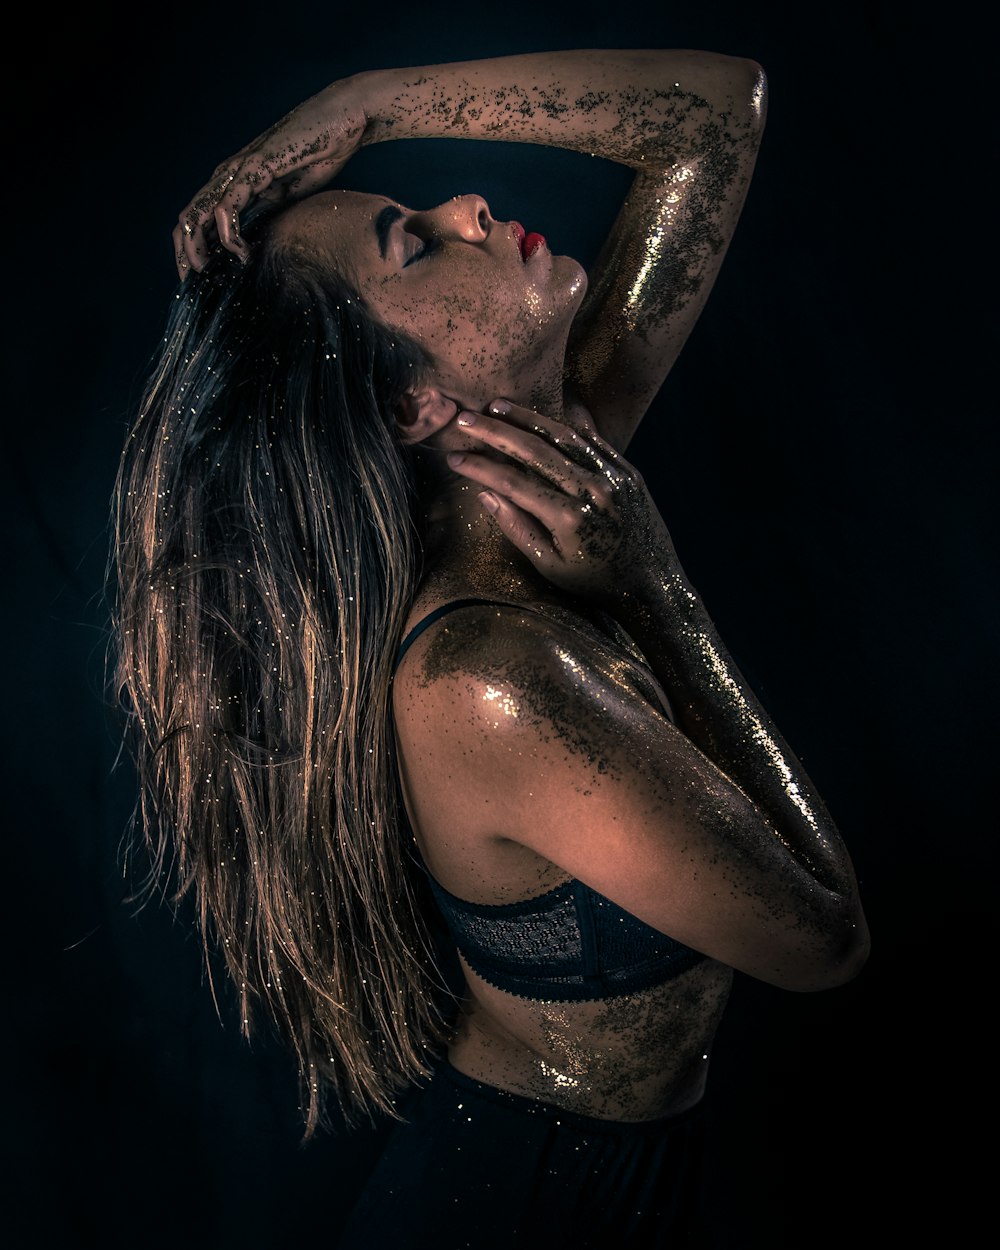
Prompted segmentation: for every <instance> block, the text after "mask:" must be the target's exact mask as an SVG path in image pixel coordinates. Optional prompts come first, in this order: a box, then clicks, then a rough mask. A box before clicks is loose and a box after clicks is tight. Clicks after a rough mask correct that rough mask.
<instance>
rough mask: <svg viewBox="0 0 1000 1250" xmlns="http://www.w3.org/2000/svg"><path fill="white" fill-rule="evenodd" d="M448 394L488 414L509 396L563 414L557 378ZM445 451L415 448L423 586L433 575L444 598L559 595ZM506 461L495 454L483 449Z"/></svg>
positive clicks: (551, 413) (558, 415)
mask: <svg viewBox="0 0 1000 1250" xmlns="http://www.w3.org/2000/svg"><path fill="white" fill-rule="evenodd" d="M451 393H452V395H453V396H454V397H455V398H456V399H457V400H458V402H459V403H460V404H461V406H462V407H464V408H466V409H468V410H470V411H475V412H485V410H486V408H487V406H488V405H489V403H490V402H491V401H492V400H494V399H500V398H504V399H509V400H510V401H511V402H512V403H515V404H518V405H519V406H521V407H525V408H532V409H534V410H535V411H536V412H544V413H545V414H546V415H547V416H551V417H555V418H557V419H559V418H561V417H562V416H563V386H562V375H561V372H560V375H559V377H558V379H557V380H555V379H548V380H546V379H542V378H535V379H532V381H531V383H530V384H529V385H525V384H524V383H523V382H522V383H521V384H519V385H511V383H510V382H509V381H507V383H506V385H505V384H504V382H503V381H497V383H496V385H495V386H493V387H492V389H490V391H489V394H482V395H480V394H476V395H474V396H470V395H461V394H459V395H456V394H455V391H454V390H453V389H452V390H451ZM445 454H446V452H445V450H444V449H439V448H437V447H433V446H428V445H424V446H422V447H420V448H419V449H418V451H417V455H418V474H419V480H420V504H421V507H420V511H421V514H422V516H421V519H422V522H423V525H422V528H423V538H424V584H425V585H426V584H427V582H428V581H430V580H433V582H434V585H435V587H436V589H440V591H441V593H442V594H445V595H447V596H448V597H461V596H462V595H481V596H483V597H492V596H498V597H500V598H510V599H511V600H513V601H518V600H520V599H525V598H530V599H537V598H539V597H543V598H544V597H546V596H549V597H555V596H557V595H558V592H557V591H556V590H555V588H554V587H553V586H552V585H551V583H550V582H548V581H547V580H546V579H545V578H543V577H541V576H540V575H539V574H538V572H537V571H536V570H535V568H534V567H533V566H532V564H531V562H530V561H529V560H528V559H527V558H526V557H525V556H523V555H521V553H520V552H519V551H517V550H516V549H515V548H514V546H513V545H512V544H511V543H510V541H509V540H508V539H507V538H506V536H505V535H504V534H503V533H502V532H501V531H500V529H499V527H498V526H497V523H496V521H495V520H494V519H493V517H492V516H490V514H489V513H488V512H486V510H485V509H484V508H483V506H482V504H481V503H480V502H479V494H480V492H481V491H482V489H483V487H482V486H480V485H479V483H477V482H472V481H470V480H469V479H468V478H467V477H462V476H461V475H459V474H457V473H455V472H454V470H452V469H450V468H449V467H448V464H447V461H446V460H445ZM481 454H487V455H490V456H491V458H493V459H496V460H497V461H500V462H503V461H505V459H506V457H504V456H502V455H500V454H499V453H492V452H484V453H481Z"/></svg>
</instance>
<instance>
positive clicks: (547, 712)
mask: <svg viewBox="0 0 1000 1250" xmlns="http://www.w3.org/2000/svg"><path fill="white" fill-rule="evenodd" d="M612 690H613V691H614V694H615V695H616V697H618V698H620V699H623V700H625V701H626V702H629V703H631V702H632V701H635V700H639V701H642V702H645V703H646V704H647V706H649V707H650V708H651V709H655V710H656V711H657V712H658V713H659V714H661V715H662V714H663V710H664V702H665V696H663V695H662V692H661V691H660V689H659V686H658V684H657V683H656V681H655V678H653V676H652V674H651V673H650V672H649V671H648V670H647V669H645V668H644V666H643V664H642V661H641V657H640V656H639V654H638V652H636V651H635V650H634V649H632V648H631V647H630V644H629V640H628V637H627V635H625V634H624V633H620V634H618V635H616V634H615V633H614V632H612V629H611V628H608V626H605V627H603V628H602V627H601V626H598V625H596V624H595V623H594V621H593V620H590V619H588V618H586V617H584V616H581V615H579V614H577V613H574V612H572V611H571V610H569V609H565V608H560V607H558V606H555V605H545V606H544V607H527V606H522V605H518V604H515V603H509V604H507V603H495V604H494V603H489V604H475V605H470V606H466V607H462V608H459V609H456V610H454V611H451V612H449V613H448V614H447V615H445V616H444V617H442V618H441V619H440V620H438V621H436V622H435V623H434V624H433V625H432V626H431V627H430V628H428V629H427V630H426V631H425V632H424V633H423V634H422V635H421V636H420V637H419V638H417V639H416V640H415V641H414V643H413V644H412V645H411V647H410V648H409V650H408V652H407V654H406V656H405V657H404V660H403V662H402V663H401V665H400V668H399V670H398V672H397V677H396V683H395V703H394V710H395V715H396V721H397V727H398V729H399V730H400V732H401V733H402V734H403V735H404V737H405V738H406V739H408V740H409V739H410V738H411V737H416V738H419V737H420V736H421V735H422V734H423V733H425V732H427V729H428V728H430V726H432V725H433V727H434V730H435V731H437V732H440V731H441V730H442V728H443V727H444V724H445V723H449V722H450V723H454V724H456V725H462V726H464V727H465V728H467V729H469V730H477V731H483V730H485V731H488V732H489V734H490V740H491V741H495V740H496V732H497V731H498V730H503V729H506V730H508V731H509V733H510V734H511V735H513V736H516V737H519V738H523V737H524V736H525V735H527V734H530V733H531V732H537V731H539V730H541V729H543V728H544V730H545V733H546V734H549V733H551V731H552V730H557V731H560V732H563V733H571V731H572V728H573V726H574V725H575V724H576V722H577V720H578V718H579V716H580V713H581V711H583V710H586V711H587V712H588V713H589V712H592V711H593V704H594V702H595V700H596V701H597V702H598V703H601V704H602V705H603V704H604V703H606V702H607V696H608V694H609V692H610V691H612ZM421 726H424V727H425V728H423V729H422V728H421Z"/></svg>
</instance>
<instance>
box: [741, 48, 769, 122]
mask: <svg viewBox="0 0 1000 1250" xmlns="http://www.w3.org/2000/svg"><path fill="white" fill-rule="evenodd" d="M743 67H744V73H745V75H746V83H745V87H744V94H743V96H742V98H743V99H744V100H745V101H746V102H747V107H748V113H749V117H748V121H749V127H750V131H751V133H753V134H755V135H758V136H759V135H760V134H761V133H762V132H763V130H764V126H765V124H766V122H767V75H766V74H765V73H764V70H763V67H762V66H760V65H758V64H757V62H756V61H744V62H743Z"/></svg>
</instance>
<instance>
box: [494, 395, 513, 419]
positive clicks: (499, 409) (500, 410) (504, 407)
mask: <svg viewBox="0 0 1000 1250" xmlns="http://www.w3.org/2000/svg"><path fill="white" fill-rule="evenodd" d="M490 412H495V413H496V415H497V416H498V417H506V416H507V415H508V414H509V412H510V404H508V403H507V401H506V400H505V399H495V400H494V401H493V403H492V404H490Z"/></svg>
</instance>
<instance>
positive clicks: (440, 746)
mask: <svg viewBox="0 0 1000 1250" xmlns="http://www.w3.org/2000/svg"><path fill="white" fill-rule="evenodd" d="M463 589H464V593H465V594H477V595H483V591H482V589H481V588H478V589H470V588H463ZM459 597H463V596H462V595H461V594H458V593H456V587H455V584H454V582H452V583H450V584H449V585H447V586H435V584H434V583H433V581H431V582H428V583H427V584H426V585H425V587H424V588H423V590H422V592H421V593H420V595H419V596H418V597H417V599H416V600H415V602H414V604H413V608H412V611H411V614H410V618H409V621H408V623H407V630H409V629H411V628H412V627H413V626H414V625H416V624H417V623H418V622H419V621H421V620H422V619H423V618H424V617H425V616H426V615H427V614H428V613H429V612H431V611H432V610H433V609H434V608H436V607H438V606H439V605H441V604H443V603H446V602H448V601H449V600H454V599H455V598H459ZM483 597H490V598H496V599H498V600H504V601H508V602H515V601H516V596H515V595H507V594H504V593H503V592H502V591H501V592H494V593H492V594H489V595H488V596H487V595H483ZM526 606H527V605H526ZM531 607H532V608H533V609H538V608H540V609H541V610H542V611H543V612H544V613H545V614H546V615H551V617H552V619H553V622H554V623H555V624H556V625H557V627H558V628H560V629H566V628H569V629H573V630H578V631H582V632H583V633H584V634H585V635H586V636H588V637H591V638H594V639H595V640H599V642H600V644H601V648H602V651H603V652H605V653H607V654H609V655H610V656H611V657H613V662H614V663H615V664H616V666H617V671H618V672H619V673H620V680H624V681H628V682H631V683H632V684H633V685H634V688H635V691H636V692H637V694H639V695H640V696H641V697H642V698H644V699H647V700H648V701H650V702H652V703H653V704H654V706H657V707H658V708H660V709H661V710H662V711H663V713H664V715H668V716H669V715H670V708H669V702H668V701H667V697H666V695H665V694H664V692H663V691H662V689H661V688H660V687H659V685H658V683H657V682H656V680H655V678H653V676H652V674H651V673H649V671H648V670H647V669H646V668H645V667H644V666H643V665H642V664H641V662H640V661H641V657H639V656H638V653H637V652H636V651H635V650H634V648H633V647H631V646H630V642H629V640H628V638H627V636H626V635H624V634H621V632H620V631H618V636H615V634H614V630H615V627H614V625H613V623H611V622H609V621H607V620H598V619H597V618H595V619H588V618H587V617H584V616H582V615H580V613H579V612H578V611H576V610H574V609H573V608H572V607H570V606H568V605H566V604H565V603H560V602H559V600H558V598H557V597H552V598H551V599H548V598H547V597H546V599H545V600H544V601H542V602H541V603H540V602H539V601H538V600H537V599H534V600H532V603H531ZM483 610H484V609H481V608H467V609H462V612H463V615H465V619H466V621H468V620H469V614H472V613H475V612H482V611H483ZM487 610H488V609H487ZM505 615H507V616H509V617H510V619H511V621H512V622H514V621H516V619H517V614H516V612H510V613H505ZM454 625H455V622H454V621H453V622H452V627H454ZM448 629H449V617H444V618H443V619H442V620H441V621H439V622H435V623H434V624H433V625H431V626H430V627H429V628H428V629H427V630H426V631H425V632H424V634H422V635H421V636H420V637H419V638H418V639H417V640H416V641H415V642H414V643H413V646H412V647H411V649H410V653H408V655H407V660H406V662H405V663H404V664H403V665H402V666H401V668H400V670H399V673H398V676H397V681H396V690H395V710H396V723H397V730H398V734H399V748H400V762H401V773H402V777H403V792H404V801H405V803H406V808H407V813H408V816H409V818H410V822H411V824H412V827H413V831H414V836H415V838H416V841H417V844H418V846H419V849H420V853H421V855H422V856H423V858H424V862H425V863H426V865H427V868H428V870H429V871H430V872H431V873H432V874H433V876H434V877H435V879H436V880H437V881H438V882H440V884H441V885H442V886H443V887H444V888H445V889H446V890H448V891H450V892H451V893H452V894H455V895H457V896H458V897H459V898H462V899H466V900H468V901H470V902H474V903H483V904H488V905H496V904H504V903H512V902H516V901H519V900H522V899H529V898H534V897H536V896H538V895H540V894H543V893H545V892H546V891H548V890H551V889H553V888H554V887H556V886H558V885H561V884H563V883H564V882H566V881H568V880H570V877H569V874H567V873H566V872H565V871H564V870H563V869H561V868H560V867H559V866H558V865H556V864H554V863H552V862H551V861H549V860H547V859H545V858H543V857H542V856H540V855H538V854H537V853H536V852H535V851H533V850H531V849H530V848H528V847H525V846H523V845H521V844H520V843H517V842H514V841H512V840H510V839H508V838H504V837H503V836H502V825H503V814H502V813H503V795H502V793H496V794H492V793H490V791H489V789H488V782H486V783H484V784H485V785H486V786H487V788H486V790H485V792H481V793H480V794H479V795H478V796H477V799H476V802H477V804H482V803H483V802H484V793H485V802H486V803H488V804H489V805H490V807H491V809H492V811H493V813H494V816H493V818H492V820H491V822H488V823H487V824H486V825H484V823H483V821H482V819H474V818H473V816H472V812H471V810H468V811H467V814H465V813H466V805H467V803H468V798H467V796H465V795H463V794H457V793H450V792H449V789H448V770H447V756H448V752H449V751H456V750H457V751H460V750H462V744H461V742H460V741H459V737H460V735H458V734H456V739H455V741H454V742H452V743H447V742H443V743H434V744H433V746H434V750H435V758H436V759H438V760H440V765H441V766H440V768H435V769H434V770H433V776H430V775H427V774H428V772H429V770H426V769H424V770H419V771H417V770H408V769H407V767H406V761H407V755H408V748H409V753H410V754H411V756H413V755H416V754H417V753H419V749H420V748H421V747H422V746H423V747H426V745H427V744H421V743H420V741H419V738H420V734H421V729H420V726H421V719H422V718H421V717H420V716H419V715H415V714H414V710H415V709H418V708H419V707H420V705H421V703H422V702H424V703H426V701H427V700H433V699H434V698H435V697H436V689H437V685H438V681H439V679H440V678H441V677H442V675H444V673H445V670H446V669H451V670H452V671H450V672H448V674H447V675H448V676H449V677H451V676H454V666H455V664H456V663H458V664H460V663H461V659H460V657H461V647H460V646H449V645H447V643H446V642H444V643H443V642H442V640H441V639H440V637H439V632H440V631H445V630H448ZM436 640H437V641H436ZM526 784H530V776H526ZM462 968H463V972H464V974H465V982H466V987H467V996H466V999H465V1001H464V1002H463V1004H462V1008H461V1010H460V1013H459V1016H458V1020H457V1027H456V1030H455V1033H454V1036H453V1038H452V1040H451V1043H450V1046H449V1050H448V1057H449V1059H450V1061H451V1063H452V1064H454V1066H455V1067H456V1068H458V1069H459V1070H460V1071H462V1072H464V1073H466V1074H467V1075H469V1076H472V1077H475V1078H477V1079H479V1080H482V1081H484V1082H486V1083H488V1084H491V1085H494V1086H496V1087H498V1088H501V1089H506V1090H510V1091H512V1092H514V1093H518V1094H522V1095H524V1096H527V1097H533V1098H539V1099H541V1100H543V1101H545V1102H548V1103H551V1104H554V1105H556V1106H560V1107H564V1108H566V1109H568V1110H573V1111H577V1112H581V1113H583V1114H586V1115H591V1116H596V1117H598V1118H602V1119H608V1120H620V1121H641V1120H646V1119H653V1118H657V1117H660V1116H664V1115H670V1114H674V1113H678V1112H680V1111H683V1110H685V1109H686V1108H687V1107H689V1106H691V1105H693V1104H694V1103H695V1102H697V1101H698V1100H699V1098H700V1097H701V1095H702V1093H703V1091H704V1084H705V1078H706V1074H707V1067H708V1057H709V1053H710V1050H711V1044H712V1039H713V1037H714V1035H715V1031H716V1029H717V1027H718V1024H719V1020H720V1017H721V1015H722V1012H723V1010H724V1007H725V1004H726V1000H727V998H728V995H729V990H730V986H731V982H732V972H731V970H730V969H729V968H727V967H725V966H724V965H722V964H720V963H718V962H716V961H715V960H711V959H703V960H701V961H700V962H699V963H697V964H696V965H695V966H694V967H692V968H688V969H687V971H685V972H683V973H681V974H680V975H678V976H676V977H673V978H672V979H670V980H668V981H666V982H665V983H663V984H660V985H656V986H654V987H653V988H652V989H646V990H643V991H641V992H638V993H634V994H626V995H620V996H616V997H613V998H604V999H601V1000H598V1001H585V1002H562V1001H553V1002H544V1001H539V1000H536V999H529V998H524V997H519V996H517V995H515V994H513V993H509V992H506V991H504V990H501V989H498V988H496V987H495V986H493V985H491V984H489V983H488V982H486V981H485V980H483V979H482V978H481V977H480V976H478V975H477V974H476V973H475V972H474V971H473V970H472V969H471V968H470V967H469V966H468V965H467V964H466V963H465V962H464V961H462Z"/></svg>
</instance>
